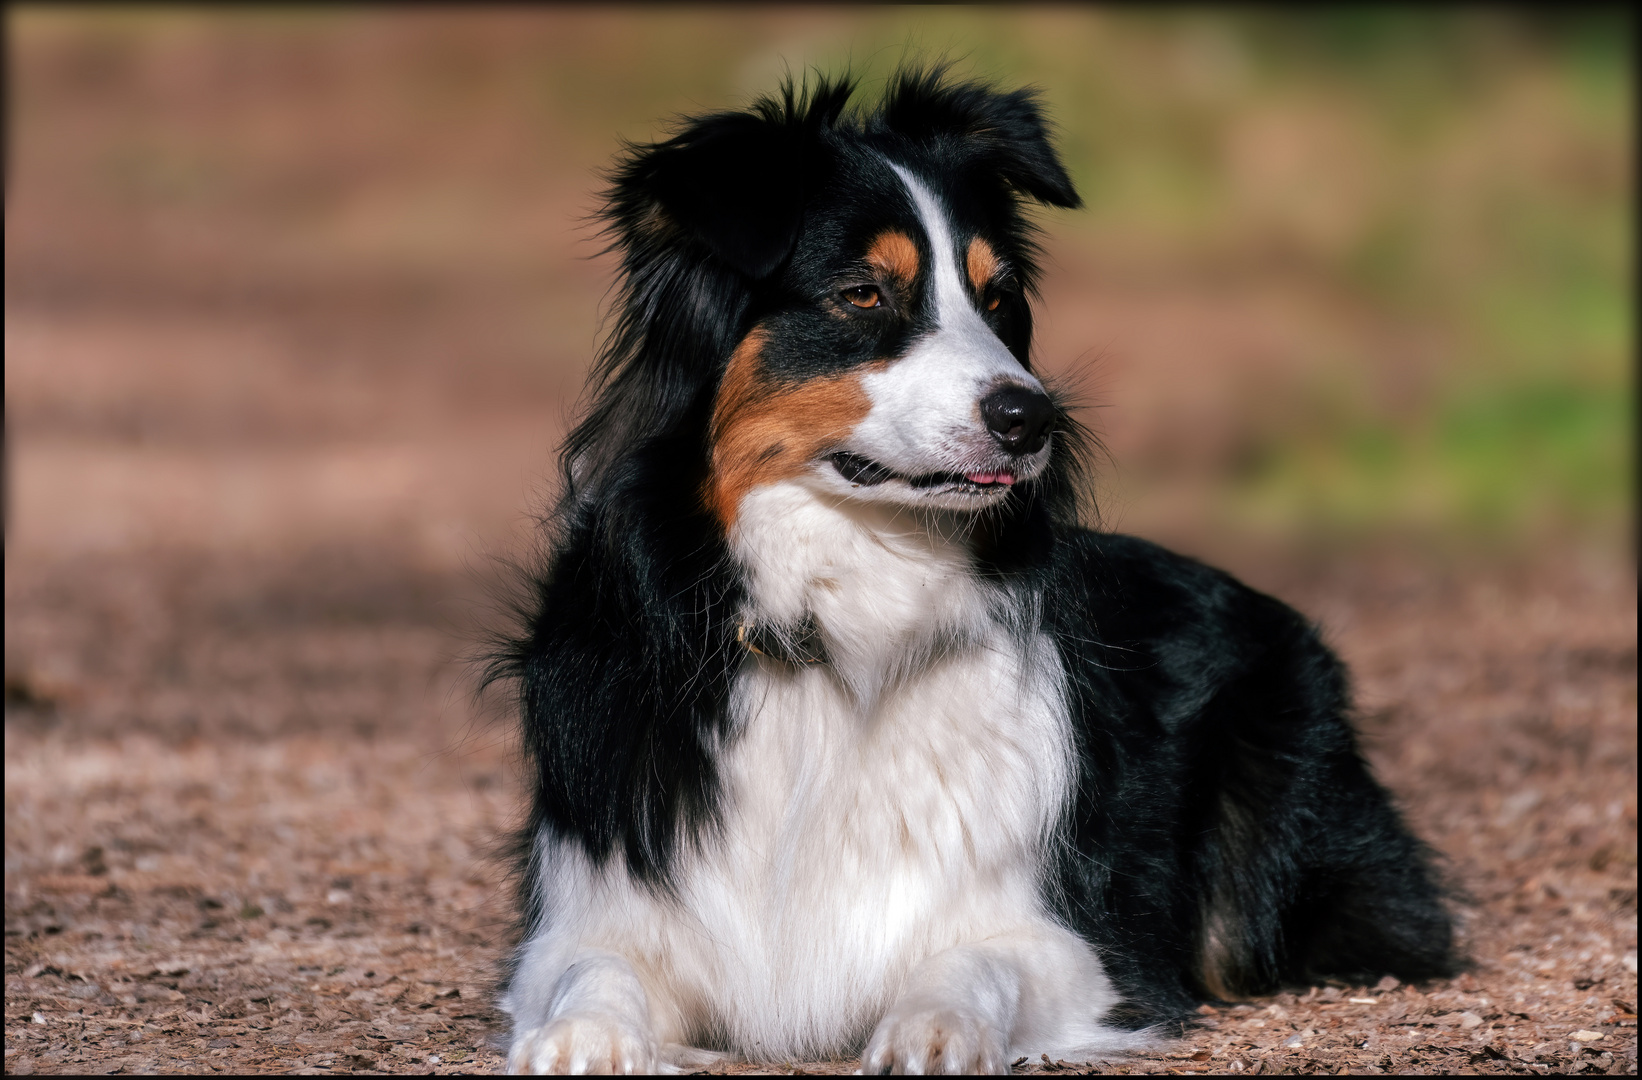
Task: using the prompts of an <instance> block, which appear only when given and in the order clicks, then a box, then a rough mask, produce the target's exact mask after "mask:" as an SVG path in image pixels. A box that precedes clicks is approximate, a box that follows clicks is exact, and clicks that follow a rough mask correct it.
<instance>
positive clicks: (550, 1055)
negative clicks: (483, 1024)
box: [507, 1013, 661, 1075]
mask: <svg viewBox="0 0 1642 1080" xmlns="http://www.w3.org/2000/svg"><path fill="white" fill-rule="evenodd" d="M656 1050H657V1047H656V1040H655V1037H654V1036H653V1035H652V1034H651V1033H650V1032H649V1031H648V1030H646V1029H643V1028H639V1027H636V1026H634V1025H633V1024H630V1023H628V1022H626V1021H623V1020H618V1019H616V1018H615V1017H611V1016H601V1015H597V1014H591V1013H570V1014H567V1015H565V1016H560V1017H558V1018H556V1019H554V1020H552V1021H549V1022H548V1023H546V1024H543V1025H542V1026H541V1027H538V1028H532V1029H530V1030H529V1031H525V1032H521V1033H520V1034H518V1035H515V1036H514V1038H513V1048H512V1049H511V1050H510V1051H509V1052H508V1055H507V1071H508V1072H510V1073H514V1074H520V1073H523V1074H543V1073H547V1074H554V1075H566V1074H577V1075H584V1074H589V1073H597V1074H601V1075H608V1074H628V1075H633V1074H638V1075H644V1074H647V1073H654V1072H657V1071H659V1069H660V1065H661V1062H660V1060H659V1059H658V1055H657V1052H656Z"/></svg>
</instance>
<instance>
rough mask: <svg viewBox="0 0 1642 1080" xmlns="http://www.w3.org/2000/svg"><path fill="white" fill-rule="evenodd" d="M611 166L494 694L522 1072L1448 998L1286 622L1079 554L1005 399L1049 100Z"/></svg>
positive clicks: (879, 114) (1340, 702)
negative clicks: (1276, 994) (552, 457)
mask: <svg viewBox="0 0 1642 1080" xmlns="http://www.w3.org/2000/svg"><path fill="white" fill-rule="evenodd" d="M853 90H854V86H853V84H852V82H851V81H850V80H848V79H841V80H827V79H821V80H819V81H818V83H816V84H812V85H809V86H807V87H805V86H798V87H795V86H794V84H793V82H792V81H791V80H789V81H788V82H787V84H786V85H785V87H784V88H783V90H782V91H781V93H780V94H779V95H777V96H774V97H768V98H764V99H761V100H760V101H758V102H757V103H756V104H755V105H754V106H753V107H751V108H750V109H748V110H746V111H741V112H722V113H716V114H712V115H706V116H701V117H698V118H695V119H692V120H688V121H685V122H682V123H681V125H680V127H679V128H678V129H677V130H676V134H674V135H673V136H672V137H671V138H667V139H665V140H663V141H659V142H655V143H651V144H645V145H633V146H629V147H628V148H627V150H626V152H625V154H624V155H623V156H622V157H621V158H620V159H619V160H618V163H617V164H616V166H615V167H614V168H613V170H612V172H611V174H610V178H609V179H610V186H609V189H608V192H607V203H606V206H605V210H604V221H605V223H606V225H607V227H608V233H607V235H608V237H609V239H610V241H611V248H612V249H613V250H614V251H615V252H616V253H618V254H619V257H620V275H621V277H620V290H619V293H618V294H617V295H616V297H615V301H614V303H615V305H616V309H615V318H614V321H613V324H612V325H611V328H610V331H609V334H608V338H607V342H606V345H605V348H604V351H603V354H602V357H601V361H600V363H599V364H598V366H597V367H596V369H595V371H594V374H593V376H592V384H591V385H592V390H591V395H590V400H589V405H588V408H587V411H586V414H585V417H584V418H583V419H581V421H580V423H579V425H578V426H576V427H575V428H574V430H573V431H572V432H571V434H570V435H569V436H568V438H567V440H566V442H565V445H564V449H563V458H562V473H563V475H562V486H563V490H562V494H561V495H560V496H559V500H558V502H557V503H556V505H555V507H554V508H553V510H552V511H551V513H550V515H549V517H548V526H549V539H548V541H547V544H546V549H545V550H546V551H547V555H546V558H545V560H544V562H543V563H542V566H541V568H540V569H539V571H536V572H534V574H533V576H532V578H531V580H530V582H529V588H528V600H527V601H526V603H525V607H524V609H523V611H522V618H523V625H522V628H521V629H520V630H519V631H518V632H517V634H516V636H514V637H512V638H511V639H510V640H509V643H508V644H507V645H506V647H505V648H504V649H503V650H502V652H501V654H500V655H499V656H498V657H497V658H496V659H495V661H494V664H493V667H492V670H491V671H490V675H491V676H492V677H511V678H514V679H516V680H517V688H518V696H519V707H520V712H521V715H522V730H523V750H524V752H525V754H526V755H527V760H528V762H529V766H530V775H529V778H528V781H529V784H530V786H531V788H532V798H531V802H530V809H529V817H528V821H527V822H526V824H525V826H524V829H523V832H522V840H521V841H520V846H519V851H518V864H517V866H518V871H519V877H520V913H521V918H522V923H523V928H522V943H521V944H520V945H519V946H518V948H517V950H516V951H515V953H514V954H513V956H512V959H511V961H510V963H509V966H508V970H507V971H506V973H505V976H504V978H505V989H504V991H503V994H502V998H501V1005H502V1008H503V1009H504V1010H505V1011H506V1012H507V1013H508V1014H510V1016H511V1018H512V1035H511V1048H510V1052H509V1056H508V1067H509V1068H510V1069H511V1070H512V1071H515V1072H577V1073H579V1072H648V1071H653V1070H656V1069H665V1068H669V1067H671V1068H675V1069H676V1068H678V1067H681V1066H683V1065H688V1064H691V1063H692V1062H696V1063H699V1061H700V1060H701V1059H700V1058H699V1057H692V1055H693V1054H696V1053H697V1051H699V1050H707V1051H716V1052H720V1053H730V1054H736V1055H740V1056H742V1057H745V1058H749V1059H753V1060H763V1061H781V1060H809V1059H816V1058H826V1057H837V1056H842V1055H854V1054H860V1055H861V1056H862V1069H863V1070H864V1071H865V1072H868V1073H884V1072H908V1073H911V1072H946V1073H961V1072H1006V1071H1008V1067H1009V1064H1010V1062H1011V1060H1013V1059H1014V1058H1016V1057H1018V1056H1020V1055H1030V1056H1031V1057H1033V1058H1034V1059H1036V1057H1037V1056H1038V1055H1039V1054H1048V1055H1049V1056H1050V1057H1051V1058H1066V1059H1072V1060H1090V1059H1099V1058H1110V1057H1112V1056H1114V1055H1122V1054H1123V1053H1125V1052H1126V1051H1129V1050H1131V1049H1133V1048H1135V1047H1137V1046H1141V1045H1146V1044H1147V1042H1148V1040H1153V1039H1155V1038H1157V1037H1159V1035H1160V1033H1164V1032H1167V1031H1169V1030H1176V1031H1178V1030H1180V1025H1181V1024H1183V1023H1188V1022H1189V1020H1188V1018H1189V1016H1190V1014H1191V1013H1192V1012H1193V1011H1194V1010H1195V1009H1196V1007H1197V1006H1198V1005H1199V1004H1200V1003H1202V1002H1204V1001H1212V1000H1227V999H1235V998H1238V997H1240V996H1244V995H1250V994H1260V993H1265V992H1269V991H1274V990H1276V989H1277V988H1279V987H1281V986H1283V985H1288V984H1306V983H1309V982H1312V981H1314V980H1317V979H1320V978H1325V977H1328V978H1337V979H1345V980H1351V981H1359V982H1360V981H1362V980H1368V981H1373V980H1375V979H1378V978H1380V977H1381V976H1383V975H1386V974H1393V975H1396V976H1398V977H1399V978H1401V979H1404V980H1418V979H1423V978H1427V977H1435V976H1442V975H1446V974H1451V973H1453V972H1454V971H1455V970H1456V967H1457V965H1458V964H1459V959H1458V957H1457V950H1456V947H1455V944H1454V936H1453V927H1452V917H1451V914H1450V912H1449V910H1448V907H1447V904H1446V899H1445V894H1444V891H1443V887H1442V883H1441V881H1440V879H1439V875H1438V874H1437V872H1436V870H1435V863H1434V856H1433V854H1432V853H1431V852H1430V851H1429V850H1428V849H1427V848H1426V847H1425V846H1424V845H1422V843H1421V842H1420V841H1419V840H1418V839H1416V838H1415V837H1414V836H1413V835H1412V834H1411V832H1410V831H1409V830H1408V828H1407V827H1406V826H1405V825H1404V823H1403V821H1402V819H1401V818H1400V816H1399V814H1398V812H1397V810H1396V809H1395V808H1394V806H1393V804H1392V802H1391V800H1390V798H1389V797H1388V795H1387V793H1386V792H1385V790H1384V789H1383V788H1381V787H1380V786H1379V784H1378V783H1377V782H1376V781H1375V780H1374V778H1373V777H1372V776H1371V775H1370V772H1369V770H1368V768H1367V767H1366V765H1365V763H1364V761H1363V759H1362V757H1361V756H1360V754H1359V751H1358V748H1357V742H1356V737H1355V735H1354V732H1353V729H1352V726H1351V723H1350V720H1349V717H1350V713H1351V702H1350V697H1349V690H1348V685H1347V677H1346V672H1345V671H1344V669H1343V668H1342V665H1341V663H1340V661H1339V660H1337V659H1336V658H1335V656H1334V655H1333V654H1332V653H1331V652H1330V651H1329V649H1328V648H1327V647H1326V646H1325V645H1324V644H1323V643H1322V641H1321V640H1320V638H1319V636H1318V633H1317V631H1316V629H1315V628H1314V627H1313V626H1312V625H1310V624H1309V623H1308V622H1307V621H1306V620H1305V619H1304V618H1303V617H1302V616H1300V615H1299V614H1298V613H1296V612H1295V611H1293V610H1292V609H1290V608H1289V607H1287V606H1285V605H1284V604H1282V603H1280V602H1279V601H1277V600H1274V599H1272V598H1271V597H1268V596H1264V595H1262V594H1260V593H1258V592H1255V591H1254V590H1252V589H1250V588H1248V587H1246V586H1244V585H1242V584H1241V583H1239V582H1238V581H1236V580H1234V579H1233V578H1231V577H1229V576H1228V575H1226V574H1224V573H1221V572H1219V571H1217V570H1214V569H1211V568H1209V567H1207V566H1204V565H1202V564H1200V563H1198V562H1195V561H1193V560H1191V559H1189V558H1185V557H1183V556H1180V555H1177V554H1172V553H1170V552H1169V551H1166V550H1164V549H1162V548H1160V547H1158V546H1155V545H1153V544H1151V543H1148V542H1146V541H1144V540H1140V539H1135V538H1132V537H1127V536H1122V535H1116V534H1113V533H1109V532H1102V531H1096V530H1091V529H1088V528H1084V527H1082V526H1080V525H1079V520H1080V518H1079V511H1080V506H1079V504H1080V493H1081V492H1082V491H1083V490H1084V488H1085V485H1084V482H1083V479H1082V475H1083V460H1084V455H1083V454H1082V453H1081V448H1082V446H1083V444H1084V442H1085V440H1084V438H1083V436H1082V434H1081V430H1080V428H1079V427H1078V425H1077V424H1076V423H1075V422H1074V420H1073V419H1072V417H1071V416H1070V415H1069V413H1068V408H1067V407H1066V406H1065V405H1064V404H1063V403H1062V402H1061V401H1060V400H1058V399H1057V397H1056V396H1055V394H1053V393H1051V392H1050V391H1049V390H1048V389H1046V388H1045V385H1044V383H1043V382H1041V381H1040V380H1039V378H1038V377H1037V376H1035V375H1034V374H1033V372H1032V367H1031V362H1030V357H1031V343H1032V311H1031V307H1030V298H1031V296H1032V295H1033V288H1034V283H1035V282H1036V281H1037V279H1038V276H1039V270H1038V258H1037V249H1036V247H1035V246H1034V235H1035V233H1034V227H1033V225H1032V223H1031V221H1030V220H1029V219H1028V216H1027V215H1028V212H1029V210H1030V209H1031V208H1032V206H1033V205H1034V204H1041V205H1045V206H1051V207H1066V208H1075V207H1077V206H1078V205H1079V196H1078V194H1077V192H1076V190H1075V189H1074V187H1073V184H1072V182H1071V180H1070V178H1069V177H1068V175H1067V172H1066V170H1065V168H1064V167H1063V166H1062V163H1061V161H1060V159H1059V157H1058V156H1057V153H1056V150H1055V148H1054V145H1053V140H1052V134H1051V131H1050V129H1049V127H1048V125H1047V122H1046V120H1045V117H1044V115H1043V112H1042V110H1041V108H1040V106H1039V103H1038V100H1037V98H1036V97H1035V96H1034V94H1033V93H1031V92H1029V91H1019V90H1018V91H1003V90H1000V89H997V88H994V87H993V86H991V85H989V84H985V83H979V82H967V81H963V80H959V79H955V78H954V77H952V75H951V73H950V72H949V71H947V70H945V69H942V68H904V69H902V70H901V71H900V72H898V73H897V74H896V75H895V76H893V77H892V78H891V79H890V80H889V82H888V84H887V86H886V89H885V92H884V94H883V96H882V98H881V99H880V100H878V101H876V102H875V103H872V104H870V105H869V106H867V107H852V106H851V104H850V101H851V96H852V92H853Z"/></svg>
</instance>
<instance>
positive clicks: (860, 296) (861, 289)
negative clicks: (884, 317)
mask: <svg viewBox="0 0 1642 1080" xmlns="http://www.w3.org/2000/svg"><path fill="white" fill-rule="evenodd" d="M844 299H845V300H848V301H849V302H850V303H852V304H854V305H855V306H856V307H858V308H875V307H879V306H880V305H882V304H883V298H882V297H881V296H879V294H878V290H877V289H875V288H873V287H872V286H871V285H857V286H856V287H855V288H853V289H845V290H844Z"/></svg>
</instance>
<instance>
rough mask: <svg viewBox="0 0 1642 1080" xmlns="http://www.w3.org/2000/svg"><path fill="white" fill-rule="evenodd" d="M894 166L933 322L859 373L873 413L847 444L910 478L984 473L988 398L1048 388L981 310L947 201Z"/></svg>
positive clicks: (989, 454) (992, 451)
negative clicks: (924, 246)
mask: <svg viewBox="0 0 1642 1080" xmlns="http://www.w3.org/2000/svg"><path fill="white" fill-rule="evenodd" d="M888 164H889V166H890V168H892V169H894V170H895V174H896V175H897V176H899V177H900V178H901V182H902V183H903V184H905V185H906V189H907V194H908V195H909V196H910V197H911V199H912V205H913V208H914V209H915V210H916V211H917V214H918V221H919V224H920V225H921V226H922V227H923V230H924V235H925V237H926V238H927V239H928V241H929V249H930V259H929V271H928V277H927V278H926V279H925V280H926V282H927V285H926V289H927V292H928V294H929V296H930V297H931V300H932V301H933V305H932V306H933V307H934V314H935V327H934V329H932V330H930V331H929V332H928V333H926V334H924V335H923V336H922V337H921V338H919V339H918V340H917V341H915V342H914V343H913V344H912V347H911V348H909V349H908V350H907V351H906V353H905V354H904V355H902V356H901V357H899V358H898V359H896V360H895V361H894V362H893V363H891V364H890V365H889V366H888V367H887V368H885V369H883V370H881V371H873V372H869V373H867V374H865V375H863V376H862V377H861V385H862V386H863V387H864V388H865V389H866V391H867V396H868V397H869V398H870V399H871V401H872V409H871V411H870V412H869V413H868V414H867V416H866V418H865V419H863V420H862V421H861V423H860V424H859V425H857V427H856V429H855V431H854V432H853V434H852V435H851V438H850V440H849V445H848V449H849V450H851V451H853V452H854V453H858V454H862V455H865V456H866V457H869V458H871V459H873V460H874V461H877V462H879V463H880V464H883V465H885V466H888V467H889V468H890V469H891V470H893V471H895V472H898V473H900V474H902V475H903V476H917V475H921V474H926V473H935V472H965V471H968V470H970V469H981V468H984V467H985V465H986V463H987V462H988V461H991V460H993V459H994V458H995V456H996V454H997V446H996V442H995V440H993V439H992V437H991V435H990V434H989V433H988V432H987V430H986V426H985V424H984V423H983V422H982V420H981V410H980V402H981V399H982V398H983V397H985V396H986V395H987V394H988V393H990V392H991V391H992V390H994V389H996V388H997V387H999V386H1004V385H1013V386H1024V387H1027V388H1029V389H1032V390H1041V389H1042V384H1041V383H1039V382H1038V380H1037V379H1035V378H1033V377H1032V375H1031V373H1030V372H1028V371H1027V370H1026V369H1025V368H1024V367H1022V366H1021V364H1020V362H1019V361H1017V360H1016V359H1015V356H1014V354H1013V353H1011V352H1010V351H1009V350H1008V349H1007V348H1005V347H1004V343H1003V342H1002V341H1000V340H999V339H998V335H997V334H994V333H993V332H992V328H991V327H990V326H988V325H987V322H986V320H985V319H984V318H982V317H981V313H980V312H979V311H978V310H976V308H975V304H974V302H973V300H972V298H971V296H970V292H969V289H968V287H967V284H966V282H965V278H964V274H963V271H962V268H961V260H960V258H959V252H958V245H957V242H956V241H955V240H954V239H953V235H952V232H953V230H952V226H951V219H950V218H949V216H948V215H947V213H946V210H945V208H944V207H943V206H942V205H941V203H940V200H938V199H937V198H936V197H935V195H934V194H933V193H932V192H931V191H930V190H929V189H928V188H927V187H925V186H924V185H923V184H922V183H921V182H919V180H918V178H917V177H915V176H913V175H912V173H911V172H909V171H908V170H906V169H905V168H903V167H901V166H900V165H897V164H895V163H894V162H889V163H888Z"/></svg>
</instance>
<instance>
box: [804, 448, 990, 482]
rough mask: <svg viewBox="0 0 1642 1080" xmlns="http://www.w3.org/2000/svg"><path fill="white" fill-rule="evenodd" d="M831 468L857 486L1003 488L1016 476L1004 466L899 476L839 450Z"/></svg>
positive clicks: (886, 468)
mask: <svg viewBox="0 0 1642 1080" xmlns="http://www.w3.org/2000/svg"><path fill="white" fill-rule="evenodd" d="M831 460H832V467H833V468H835V469H837V470H838V475H839V476H842V477H843V478H844V479H845V480H848V481H849V482H850V483H851V484H854V485H856V486H857V487H877V486H878V485H879V484H883V483H887V482H889V481H891V480H899V481H901V482H902V483H904V484H906V485H907V486H909V487H913V488H918V489H927V488H950V489H952V490H954V491H957V492H964V491H970V492H983V491H985V492H993V491H1007V490H1009V488H1010V487H1012V486H1013V485H1014V483H1015V481H1016V479H1017V477H1016V475H1015V473H1014V471H1013V470H1011V469H1009V468H1007V467H1004V468H996V469H990V470H976V471H974V472H932V473H922V474H920V475H918V476H903V475H901V474H900V473H898V472H896V471H895V470H894V469H891V468H890V467H889V466H887V465H881V464H879V463H878V462H876V461H873V460H872V459H871V458H867V457H862V456H861V455H860V454H852V453H850V452H849V451H847V450H841V451H839V452H838V453H836V454H834V455H832V459H831Z"/></svg>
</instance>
